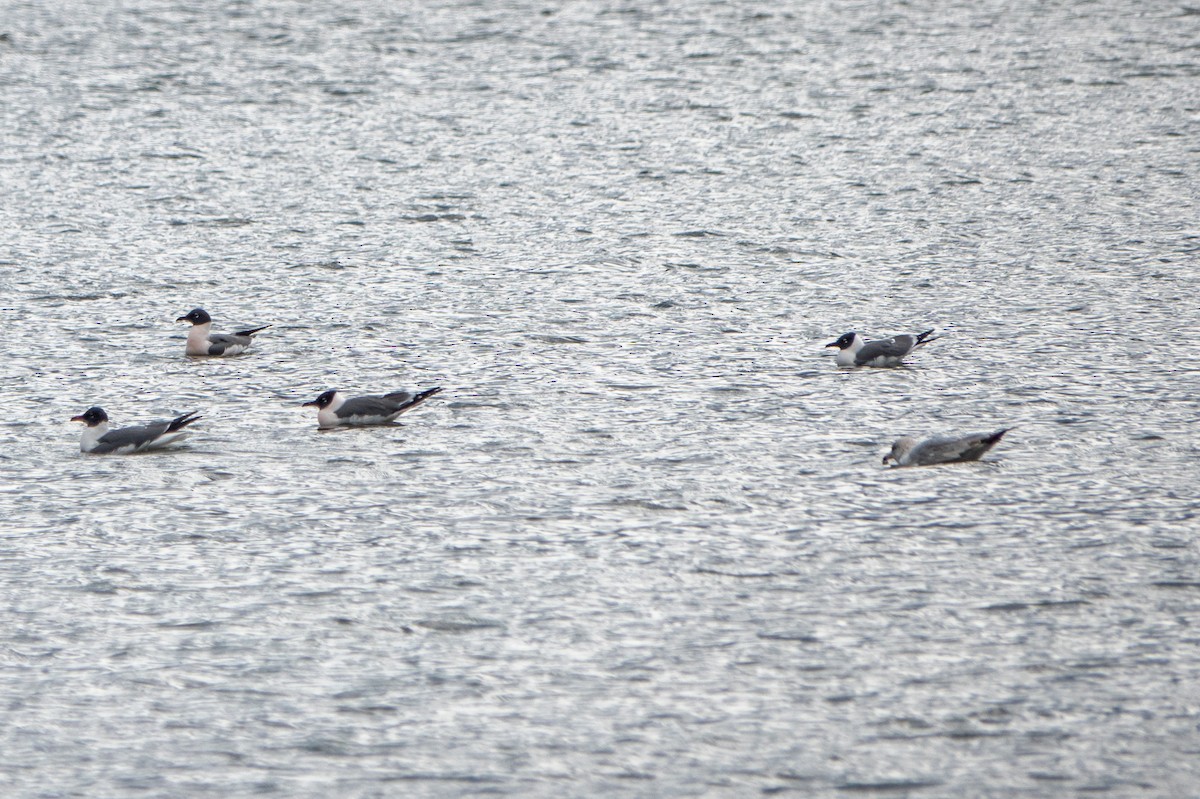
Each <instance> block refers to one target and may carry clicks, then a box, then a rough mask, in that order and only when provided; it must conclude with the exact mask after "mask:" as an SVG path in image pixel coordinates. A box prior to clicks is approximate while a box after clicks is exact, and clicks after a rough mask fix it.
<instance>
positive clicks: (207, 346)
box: [175, 308, 270, 355]
mask: <svg viewBox="0 0 1200 799" xmlns="http://www.w3.org/2000/svg"><path fill="white" fill-rule="evenodd" d="M175 321H176V322H191V323H192V328H191V329H190V330H189V331H188V337H187V354H188V355H241V354H242V353H243V352H245V351H246V350H247V349H248V348H249V347H250V345H251V344H253V343H254V342H253V336H254V334H255V333H257V332H258V331H260V330H266V329H267V328H268V327H270V325H263V326H262V327H255V328H252V329H250V330H239V331H238V332H236V333H213V332H210V331H211V330H212V317H211V316H209V315H208V311H206V310H204V309H203V308H193V309H192V310H191V311H189V312H188V313H187V314H186V315H184V316H181V317H179V318H178V319H176V320H175Z"/></svg>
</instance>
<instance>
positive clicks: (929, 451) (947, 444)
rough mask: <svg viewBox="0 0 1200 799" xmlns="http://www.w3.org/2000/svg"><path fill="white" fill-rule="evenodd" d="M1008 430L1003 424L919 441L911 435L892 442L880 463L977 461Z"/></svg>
mask: <svg viewBox="0 0 1200 799" xmlns="http://www.w3.org/2000/svg"><path fill="white" fill-rule="evenodd" d="M1011 429H1012V428H1011V427H1006V428H1004V429H1003V430H997V431H996V432H995V433H971V434H969V435H965V436H958V437H957V438H954V437H947V438H930V439H926V440H925V441H921V442H919V443H918V441H917V439H915V438H913V437H912V436H905V437H904V438H902V439H900V440H899V441H897V442H896V443H895V444H892V451H891V452H889V453H888V454H887V455H884V456H883V462H884V463H885V464H886V463H887V462H888V461H891V462H892V465H893V466H931V465H933V464H935V463H962V462H963V461H977V460H979V459H980V458H981V457H983V454H984V453H985V452H987V451H988V450H989V449H991V448H992V447H994V446H996V444H997V443H999V441H1000V439H1001V438H1003V437H1004V434H1005V433H1007V432H1008V431H1009V430H1011Z"/></svg>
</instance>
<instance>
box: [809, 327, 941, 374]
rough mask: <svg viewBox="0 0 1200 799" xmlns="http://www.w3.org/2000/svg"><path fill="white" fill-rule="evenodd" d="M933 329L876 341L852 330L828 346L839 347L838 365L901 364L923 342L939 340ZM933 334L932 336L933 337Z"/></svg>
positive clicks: (827, 345)
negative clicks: (864, 337) (866, 338)
mask: <svg viewBox="0 0 1200 799" xmlns="http://www.w3.org/2000/svg"><path fill="white" fill-rule="evenodd" d="M932 334H933V331H932V330H926V331H925V332H924V333H918V334H917V335H915V336H910V335H908V334H903V335H899V336H892V337H891V338H881V339H876V340H875V341H865V340H863V337H862V336H860V335H859V334H858V333H855V332H854V331H853V330H851V331H850V332H849V333H845V334H843V335H842V337H841V338H839V339H838V340H837V341H831V342H830V343H828V344H826V345H825V346H826V347H837V348H838V354H837V365H838V366H901V365H902V363H901V362H902V360H903V358H904V357H905V356H906V355H908V354H909V353H910V352H912V351H913V350H915V349H916V348H917V347H919V346H921V345H922V344H928V343H929V342H931V341H935V340H937V338H938V337H937V336H932ZM931 336H932V337H931Z"/></svg>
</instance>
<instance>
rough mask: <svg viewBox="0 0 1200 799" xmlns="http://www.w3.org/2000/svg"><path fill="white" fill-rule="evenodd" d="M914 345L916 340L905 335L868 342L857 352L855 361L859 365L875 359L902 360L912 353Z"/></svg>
mask: <svg viewBox="0 0 1200 799" xmlns="http://www.w3.org/2000/svg"><path fill="white" fill-rule="evenodd" d="M916 345H917V340H916V338H915V337H913V336H907V335H905V336H892V337H891V338H881V339H878V340H876V341H868V342H867V343H866V344H864V345H863V347H862V349H861V350H859V351H858V355H856V356H855V360H856V361H858V362H859V363H868V362H870V361H873V360H875V359H876V358H903V357H904V356H905V355H908V354H909V353H910V352H912V349H913V347H915V346H916Z"/></svg>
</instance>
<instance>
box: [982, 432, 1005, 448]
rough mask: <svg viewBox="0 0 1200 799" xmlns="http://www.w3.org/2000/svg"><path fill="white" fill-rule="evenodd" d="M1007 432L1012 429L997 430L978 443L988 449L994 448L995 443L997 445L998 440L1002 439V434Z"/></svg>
mask: <svg viewBox="0 0 1200 799" xmlns="http://www.w3.org/2000/svg"><path fill="white" fill-rule="evenodd" d="M1009 430H1012V428H1011V427H1006V428H1004V429H1003V430H997V431H996V432H994V433H992V434H991V435H989V436H984V437H983V438H982V439H980V441H981V443H983V444H986V445H987V446H989V447H994V446H996V444H997V443H999V441H1000V439H1002V438H1004V434H1005V433H1007V432H1008V431H1009Z"/></svg>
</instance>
